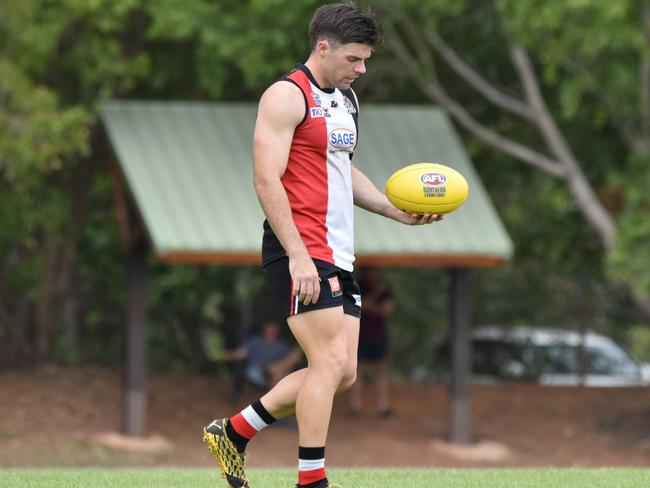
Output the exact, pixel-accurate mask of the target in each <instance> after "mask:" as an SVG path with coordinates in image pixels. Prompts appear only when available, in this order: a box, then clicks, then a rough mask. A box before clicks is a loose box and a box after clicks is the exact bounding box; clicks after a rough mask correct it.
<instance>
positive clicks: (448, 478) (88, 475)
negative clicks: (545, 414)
mask: <svg viewBox="0 0 650 488" xmlns="http://www.w3.org/2000/svg"><path fill="white" fill-rule="evenodd" d="M328 477H329V478H330V479H331V480H332V481H335V482H337V483H341V484H342V485H343V486H344V487H345V488H384V487H385V488H389V487H390V488H393V487H399V488H437V487H440V488H443V487H444V488H473V487H481V488H492V487H494V488H510V487H511V488H532V487H535V488H537V487H539V488H556V487H557V488H601V487H602V488H628V487H629V488H632V487H635V488H636V487H638V488H647V487H649V486H650V469H613V468H612V469H610V468H604V469H406V468H399V469H328ZM250 478H251V483H252V485H253V486H254V487H255V488H292V487H293V486H294V485H295V482H296V473H295V471H294V470H290V469H251V470H250ZM0 487H2V488H5V487H6V488H9V487H11V488H14V487H16V488H45V487H47V488H87V487H111V488H145V487H147V488H167V487H169V488H226V484H225V483H224V481H223V480H222V479H221V478H220V477H219V476H218V475H217V473H216V471H215V470H207V469H110V470H109V469H42V470H40V469H39V470H29V469H4V470H2V469H0Z"/></svg>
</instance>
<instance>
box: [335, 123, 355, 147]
mask: <svg viewBox="0 0 650 488" xmlns="http://www.w3.org/2000/svg"><path fill="white" fill-rule="evenodd" d="M356 136H357V135H356V133H355V132H354V131H351V130H350V129H346V128H344V127H342V128H339V129H334V130H333V131H332V132H330V134H329V141H330V146H332V147H334V148H336V149H352V148H353V147H354V144H355V143H356Z"/></svg>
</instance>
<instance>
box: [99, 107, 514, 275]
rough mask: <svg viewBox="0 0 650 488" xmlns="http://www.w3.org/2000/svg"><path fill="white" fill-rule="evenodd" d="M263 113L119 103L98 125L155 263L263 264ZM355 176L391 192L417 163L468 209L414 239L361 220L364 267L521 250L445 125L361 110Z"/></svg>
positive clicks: (434, 116)
mask: <svg viewBox="0 0 650 488" xmlns="http://www.w3.org/2000/svg"><path fill="white" fill-rule="evenodd" d="M255 115H256V106H255V105H254V104H237V103H197V102H140V101H113V102H110V103H108V104H106V105H105V106H104V108H103V110H102V120H103V122H104V126H105V127H106V130H107V133H108V136H109V139H110V141H111V144H112V146H113V149H114V152H115V154H116V156H117V159H118V161H119V165H120V168H121V170H122V172H123V174H124V177H125V180H126V183H127V185H128V187H129V189H130V192H131V194H132V196H133V198H134V200H135V203H136V205H137V206H138V209H139V211H140V215H141V216H142V219H143V221H144V225H145V227H146V230H147V232H148V234H149V237H150V240H151V243H152V245H153V248H154V252H155V253H156V255H157V256H158V257H159V258H160V259H162V260H166V261H170V262H213V263H218V262H230V263H251V262H258V261H259V254H260V247H261V239H262V222H263V220H264V216H263V214H262V211H261V209H260V206H259V203H258V201H257V198H256V196H255V192H254V190H253V183H252V181H253V167H252V166H253V165H252V135H253V128H254V124H255ZM359 125H360V132H359V146H358V149H357V151H356V152H355V156H354V164H355V165H356V166H357V167H358V168H360V169H361V170H362V171H363V172H364V173H365V174H366V175H368V177H369V178H370V179H371V180H372V181H373V182H374V183H375V185H376V186H377V187H378V188H380V189H382V190H383V187H384V183H385V181H386V180H387V179H388V177H389V176H390V175H391V174H392V173H393V172H394V171H396V170H397V169H399V168H400V167H403V166H406V165H407V164H411V163H416V162H425V161H431V162H439V163H443V164H446V165H448V166H452V167H454V168H455V169H457V170H458V171H460V172H461V173H462V174H463V175H464V176H465V178H466V179H467V181H468V183H469V187H470V194H469V198H468V199H467V201H466V202H465V204H464V205H463V206H462V207H461V208H460V209H459V210H457V211H455V212H453V213H452V214H449V215H448V216H447V217H446V218H445V220H444V221H442V222H438V223H435V224H433V225H429V226H417V227H409V226H405V225H402V224H398V223H396V222H393V221H391V220H388V219H385V218H383V217H380V216H378V215H374V214H371V213H369V212H366V211H365V210H363V209H359V208H357V209H356V212H357V213H356V229H355V243H356V244H355V247H356V251H357V261H358V262H366V263H373V264H395V265H399V264H401V265H419V264H434V265H435V264H437V265H448V266H481V265H490V264H498V263H501V262H503V261H505V260H507V259H509V258H510V257H511V255H512V251H513V245H512V241H511V240H510V237H509V236H508V233H507V231H506V230H505V228H504V226H503V224H502V222H501V220H500V219H499V216H498V215H497V213H496V211H495V209H494V206H493V205H492V202H491V201H490V198H489V196H488V194H487V192H486V191H485V188H484V187H483V184H482V183H481V180H480V178H479V177H478V175H477V173H476V171H475V170H474V167H473V166H472V164H471V162H470V160H469V157H468V156H467V153H466V152H465V150H464V148H463V146H462V144H461V142H460V140H459V138H458V136H457V134H456V132H455V130H454V128H453V126H452V124H451V122H450V120H449V118H448V117H447V115H446V113H445V112H444V111H442V110H440V109H439V108H436V107H434V106H417V107H414V106H399V105H362V107H361V111H360V123H359Z"/></svg>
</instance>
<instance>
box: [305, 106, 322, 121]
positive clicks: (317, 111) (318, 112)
mask: <svg viewBox="0 0 650 488" xmlns="http://www.w3.org/2000/svg"><path fill="white" fill-rule="evenodd" d="M309 110H310V112H311V118H312V119H315V118H317V117H325V112H323V109H322V108H320V107H312V108H310V109H309Z"/></svg>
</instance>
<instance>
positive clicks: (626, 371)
mask: <svg viewBox="0 0 650 488" xmlns="http://www.w3.org/2000/svg"><path fill="white" fill-rule="evenodd" d="M637 369H638V368H637V365H636V363H635V362H634V361H633V360H632V359H631V358H630V357H629V356H628V355H627V353H626V352H625V351H623V350H622V349H619V348H618V347H614V346H611V347H608V346H605V347H588V348H587V372H588V373H590V374H616V375H623V376H628V375H634V374H636V372H637Z"/></svg>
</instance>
